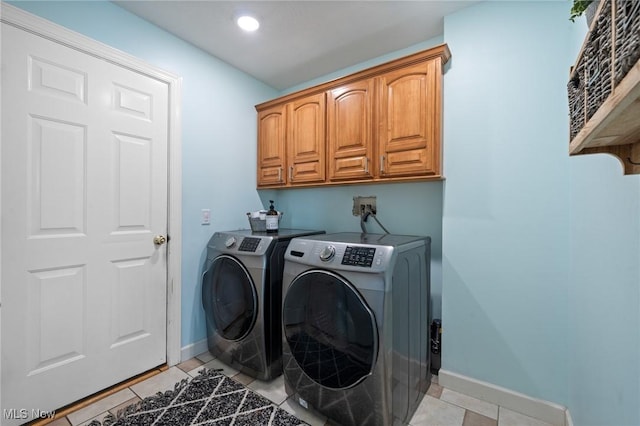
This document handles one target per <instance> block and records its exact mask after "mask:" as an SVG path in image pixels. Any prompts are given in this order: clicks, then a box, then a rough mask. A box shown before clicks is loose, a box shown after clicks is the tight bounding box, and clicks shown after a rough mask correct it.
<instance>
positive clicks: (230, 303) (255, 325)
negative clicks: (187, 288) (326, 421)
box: [202, 229, 324, 380]
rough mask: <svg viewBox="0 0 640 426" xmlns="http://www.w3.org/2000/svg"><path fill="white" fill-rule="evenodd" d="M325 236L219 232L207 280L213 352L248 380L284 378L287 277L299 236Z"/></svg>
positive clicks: (212, 241) (206, 300)
mask: <svg viewBox="0 0 640 426" xmlns="http://www.w3.org/2000/svg"><path fill="white" fill-rule="evenodd" d="M320 233H324V231H310V230H301V229H279V230H278V232H277V233H274V234H271V233H266V232H252V231H250V230H237V231H227V232H216V233H215V234H214V235H213V236H212V237H211V239H210V240H209V243H208V245H207V261H206V264H205V272H204V274H203V276H202V305H203V307H204V311H205V317H206V327H207V343H208V346H209V352H211V354H212V355H214V356H215V357H217V358H218V359H220V360H221V361H222V362H224V363H225V364H227V365H229V366H230V367H233V368H235V369H236V370H239V371H241V372H243V373H245V374H247V375H250V376H252V377H255V378H258V379H261V380H271V379H273V378H275V377H277V376H279V375H280V374H282V334H281V333H282V325H281V312H282V310H281V306H282V272H283V268H284V253H285V250H286V248H287V246H288V244H289V242H290V241H291V239H292V238H294V237H299V236H305V235H314V234H320Z"/></svg>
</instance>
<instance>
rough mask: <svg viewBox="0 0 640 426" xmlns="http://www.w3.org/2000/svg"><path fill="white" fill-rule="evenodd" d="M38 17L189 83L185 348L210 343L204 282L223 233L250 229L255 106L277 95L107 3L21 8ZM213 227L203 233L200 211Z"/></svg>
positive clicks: (185, 96)
mask: <svg viewBox="0 0 640 426" xmlns="http://www.w3.org/2000/svg"><path fill="white" fill-rule="evenodd" d="M12 4H13V5H15V6H18V7H20V8H23V9H25V10H27V11H29V12H31V13H33V14H35V15H39V16H41V17H43V18H45V19H48V20H50V21H53V22H55V23H57V24H60V25H63V26H65V27H67V28H69V29H72V30H74V31H77V32H79V33H82V34H84V35H87V36H89V37H91V38H93V39H96V40H98V41H101V42H103V43H105V44H107V45H110V46H112V47H115V48H116V49H119V50H122V51H124V52H126V53H129V54H131V55H134V56H136V57H138V58H141V59H142V60H145V61H147V62H148V63H150V64H152V65H154V66H157V67H160V68H163V69H165V70H167V71H170V72H173V73H174V74H176V75H178V76H181V77H182V78H183V84H182V88H183V92H182V158H183V166H182V207H183V208H182V220H183V225H182V238H183V241H182V243H183V250H182V346H186V345H188V344H191V343H194V342H197V341H199V340H202V339H204V338H205V337H206V333H205V325H204V312H203V310H202V305H201V298H200V291H201V286H200V274H201V269H202V265H203V263H204V257H205V255H206V253H205V249H206V243H207V241H208V239H209V237H210V236H211V234H212V233H213V232H215V231H217V230H227V229H237V228H241V227H246V226H247V219H246V215H245V213H246V212H247V211H250V210H255V209H256V208H257V207H259V205H260V199H259V197H258V194H257V192H256V189H255V186H256V184H255V182H256V172H255V167H254V166H252V164H253V161H254V160H253V159H255V158H256V139H257V136H256V112H255V109H254V105H255V104H257V103H260V102H263V101H265V100H267V99H271V98H273V97H275V96H276V95H277V92H276V91H275V90H274V89H272V88H270V87H268V86H266V85H265V84H263V83H261V82H259V81H257V80H255V79H253V78H252V77H249V76H248V75H246V74H243V73H241V72H240V71H238V70H237V69H236V68H233V67H231V66H229V65H228V64H226V63H224V62H222V61H220V60H218V59H216V58H214V57H212V56H210V55H208V54H206V53H204V52H202V51H201V50H199V49H197V48H195V47H194V46H192V45H190V44H188V43H185V42H184V41H182V40H180V39H178V38H176V37H174V36H173V35H171V34H169V33H167V32H165V31H163V30H161V29H159V28H158V27H156V26H154V25H152V24H150V23H148V22H147V21H144V20H142V19H139V18H138V17H136V16H135V15H133V14H131V13H129V12H127V11H125V10H124V9H122V8H120V7H118V6H116V5H114V4H113V3H109V2H104V1H92V2H74V1H70V2H51V1H46V2H31V1H29V2H15V3H12ZM205 208H208V209H211V212H212V223H211V225H208V226H203V225H200V212H201V209H205Z"/></svg>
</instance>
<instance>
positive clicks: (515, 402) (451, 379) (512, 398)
mask: <svg viewBox="0 0 640 426" xmlns="http://www.w3.org/2000/svg"><path fill="white" fill-rule="evenodd" d="M438 381H439V384H440V386H442V387H445V388H447V389H451V390H453V391H456V392H460V393H463V394H465V395H469V396H472V397H474V398H478V399H481V400H483V401H487V402H491V403H493V404H496V405H499V406H501V407H505V408H508V409H509V410H513V411H516V412H518V413H522V414H524V415H527V416H529V417H533V418H535V419H538V420H542V421H544V422H547V423H551V424H552V425H556V426H572V424H573V422H571V423H568V422H567V420H569V421H571V416H570V415H569V412H568V410H567V409H566V407H563V406H562V405H558V404H556V403H553V402H549V401H544V400H542V399H536V398H532V397H530V396H528V395H525V394H522V393H519V392H516V391H512V390H510V389H507V388H503V387H500V386H497V385H494V384H491V383H487V382H483V381H480V380H476V379H473V378H471V377H467V376H463V375H461V374H457V373H453V372H451V371H447V370H442V369H441V370H440V371H439V372H438Z"/></svg>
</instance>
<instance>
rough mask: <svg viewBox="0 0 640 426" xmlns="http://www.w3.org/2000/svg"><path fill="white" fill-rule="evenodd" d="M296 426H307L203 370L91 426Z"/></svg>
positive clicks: (223, 376) (229, 380)
mask: <svg viewBox="0 0 640 426" xmlns="http://www.w3.org/2000/svg"><path fill="white" fill-rule="evenodd" d="M134 425H135V426H196V425H198V426H232V425H233V426H245V425H246V426H254V425H271V426H297V425H307V423H305V422H303V421H302V420H300V419H298V418H297V417H295V416H293V415H291V414H289V413H288V412H286V411H284V410H283V409H281V408H279V407H278V406H276V405H275V404H274V403H273V402H271V401H269V400H268V399H267V398H264V397H263V396H261V395H258V394H257V393H255V392H253V391H251V390H249V389H247V388H246V387H244V386H243V385H241V384H240V383H238V382H236V381H234V380H232V379H230V378H228V377H227V376H225V375H223V374H221V373H220V372H219V370H206V369H204V370H202V371H200V374H199V375H198V376H197V377H195V378H193V380H191V381H187V380H186V379H185V380H182V381H181V382H179V383H176V385H175V386H174V389H173V390H168V391H166V392H164V393H157V394H156V395H154V396H151V397H148V398H145V399H143V400H142V401H140V402H138V403H136V404H133V405H130V406H128V407H127V408H125V409H124V410H122V411H120V412H118V413H117V415H115V416H114V415H111V414H109V415H108V416H107V417H106V418H105V419H104V420H103V421H102V423H100V422H99V421H96V420H94V421H93V422H91V423H90V424H89V426H134Z"/></svg>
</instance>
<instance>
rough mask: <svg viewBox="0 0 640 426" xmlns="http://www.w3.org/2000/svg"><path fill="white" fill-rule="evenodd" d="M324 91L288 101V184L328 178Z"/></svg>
mask: <svg viewBox="0 0 640 426" xmlns="http://www.w3.org/2000/svg"><path fill="white" fill-rule="evenodd" d="M325 102H326V101H325V94H324V93H319V94H316V95H310V96H306V97H304V98H302V99H299V100H295V101H292V102H289V103H288V104H287V116H288V119H289V122H288V126H287V130H288V135H287V146H288V152H289V155H288V166H289V176H288V177H289V183H290V184H292V185H295V184H298V183H313V182H324V180H325V152H326V149H325V143H326V140H325V107H326V105H325Z"/></svg>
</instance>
